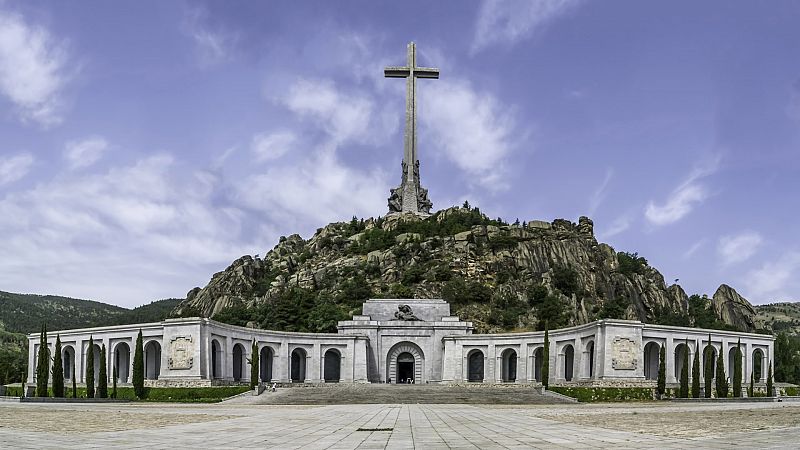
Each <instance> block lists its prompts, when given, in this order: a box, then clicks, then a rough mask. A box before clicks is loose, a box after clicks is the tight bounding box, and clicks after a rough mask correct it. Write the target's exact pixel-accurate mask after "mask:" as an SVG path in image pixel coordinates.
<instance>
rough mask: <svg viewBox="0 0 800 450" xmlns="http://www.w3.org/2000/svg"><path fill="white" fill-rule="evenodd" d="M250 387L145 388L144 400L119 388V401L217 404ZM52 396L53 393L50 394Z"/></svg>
mask: <svg viewBox="0 0 800 450" xmlns="http://www.w3.org/2000/svg"><path fill="white" fill-rule="evenodd" d="M249 390H250V388H249V387H248V386H223V387H202V388H144V398H142V399H138V398H137V397H136V393H135V392H134V389H133V388H132V387H118V388H117V399H120V400H130V401H148V402H174V403H215V402H219V401H222V400H224V399H226V398H228V397H232V396H234V395H238V394H241V393H243V392H247V391H249ZM77 394H78V395H77V396H78V398H86V388H85V387H78V388H77ZM6 395H9V396H13V397H19V396H21V395H22V387H21V386H9V387H8V388H7V389H6ZM50 395H51V396H52V392H50Z"/></svg>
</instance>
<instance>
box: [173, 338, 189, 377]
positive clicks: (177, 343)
mask: <svg viewBox="0 0 800 450" xmlns="http://www.w3.org/2000/svg"><path fill="white" fill-rule="evenodd" d="M193 354H194V345H193V344H192V336H175V337H173V338H172V340H171V341H170V343H169V368H170V369H172V370H180V369H191V368H192V365H193V364H194V357H193V356H192V355H193Z"/></svg>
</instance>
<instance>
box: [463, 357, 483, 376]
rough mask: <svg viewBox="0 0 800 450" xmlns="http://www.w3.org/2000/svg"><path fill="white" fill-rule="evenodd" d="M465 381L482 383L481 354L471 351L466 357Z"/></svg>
mask: <svg viewBox="0 0 800 450" xmlns="http://www.w3.org/2000/svg"><path fill="white" fill-rule="evenodd" d="M467 381H471V382H473V383H483V352H482V351H480V350H472V351H471V352H469V354H468V355H467Z"/></svg>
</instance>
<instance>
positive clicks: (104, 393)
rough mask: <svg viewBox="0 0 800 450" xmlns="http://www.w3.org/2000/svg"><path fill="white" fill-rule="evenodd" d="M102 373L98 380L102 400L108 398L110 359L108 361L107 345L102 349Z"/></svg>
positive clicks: (99, 395)
mask: <svg viewBox="0 0 800 450" xmlns="http://www.w3.org/2000/svg"><path fill="white" fill-rule="evenodd" d="M98 364H100V373H99V374H98V377H99V378H100V379H99V380H97V396H98V397H100V398H108V368H107V366H108V359H106V344H103V346H102V347H101V348H100V361H99V362H98Z"/></svg>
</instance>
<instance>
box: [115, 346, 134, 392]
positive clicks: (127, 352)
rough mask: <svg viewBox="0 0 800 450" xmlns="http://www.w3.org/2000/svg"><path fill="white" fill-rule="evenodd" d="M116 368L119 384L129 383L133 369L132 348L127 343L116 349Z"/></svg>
mask: <svg viewBox="0 0 800 450" xmlns="http://www.w3.org/2000/svg"><path fill="white" fill-rule="evenodd" d="M114 367H116V368H117V382H118V383H123V384H124V383H127V382H128V374H129V371H130V367H131V348H130V347H129V346H128V344H126V343H125V342H120V343H119V344H117V346H116V347H114Z"/></svg>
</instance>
